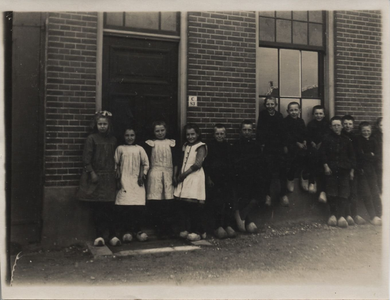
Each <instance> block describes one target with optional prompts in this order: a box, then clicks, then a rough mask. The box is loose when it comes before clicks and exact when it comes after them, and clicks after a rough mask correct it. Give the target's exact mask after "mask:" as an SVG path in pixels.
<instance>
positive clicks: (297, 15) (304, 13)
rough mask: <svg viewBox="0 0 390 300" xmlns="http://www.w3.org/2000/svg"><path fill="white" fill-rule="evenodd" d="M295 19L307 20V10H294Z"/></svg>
mask: <svg viewBox="0 0 390 300" xmlns="http://www.w3.org/2000/svg"><path fill="white" fill-rule="evenodd" d="M293 19H294V20H301V21H307V11H293Z"/></svg>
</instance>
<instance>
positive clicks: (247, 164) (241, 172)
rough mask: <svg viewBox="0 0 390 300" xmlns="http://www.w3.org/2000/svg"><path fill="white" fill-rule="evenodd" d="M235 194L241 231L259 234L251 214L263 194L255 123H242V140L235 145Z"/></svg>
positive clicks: (238, 225) (236, 211)
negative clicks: (254, 133)
mask: <svg viewBox="0 0 390 300" xmlns="http://www.w3.org/2000/svg"><path fill="white" fill-rule="evenodd" d="M233 162H234V172H235V174H234V175H235V190H236V191H235V192H236V197H237V204H236V209H235V212H234V216H235V219H236V222H237V227H238V229H239V230H240V231H243V232H245V231H247V232H250V233H255V232H257V226H256V224H255V223H254V222H253V221H251V220H250V217H249V213H250V212H251V211H252V210H253V209H254V208H255V207H256V206H257V204H258V202H259V200H260V196H261V194H262V176H261V175H262V174H261V169H262V168H261V165H262V161H261V148H260V145H259V144H258V143H257V142H256V141H255V140H254V139H253V123H252V121H249V120H245V121H243V122H242V123H241V128H240V139H239V140H238V141H236V142H235V143H234V144H233Z"/></svg>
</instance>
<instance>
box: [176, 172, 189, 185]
mask: <svg viewBox="0 0 390 300" xmlns="http://www.w3.org/2000/svg"><path fill="white" fill-rule="evenodd" d="M186 177H187V175H185V174H184V173H181V174H180V175H179V176H178V177H177V182H178V183H180V182H182V181H184V179H186Z"/></svg>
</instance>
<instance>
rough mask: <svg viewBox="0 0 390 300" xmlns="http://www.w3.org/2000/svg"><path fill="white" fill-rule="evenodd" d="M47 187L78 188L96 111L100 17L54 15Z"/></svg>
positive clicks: (49, 52) (50, 36)
mask: <svg viewBox="0 0 390 300" xmlns="http://www.w3.org/2000/svg"><path fill="white" fill-rule="evenodd" d="M47 29H48V45H47V62H46V72H47V76H46V147H45V185H46V186H65V185H78V181H79V178H80V170H81V167H82V164H81V156H82V149H83V145H84V142H85V138H86V136H87V132H88V130H87V129H88V126H89V124H90V119H91V116H92V115H93V113H94V112H95V97H96V88H95V85H96V38H97V14H96V13H84V12H66V13H65V12H64V13H62V12H61V13H49V17H48V28H47Z"/></svg>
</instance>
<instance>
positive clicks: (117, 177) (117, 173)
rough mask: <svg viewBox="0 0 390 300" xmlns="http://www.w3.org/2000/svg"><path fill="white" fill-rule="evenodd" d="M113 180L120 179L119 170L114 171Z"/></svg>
mask: <svg viewBox="0 0 390 300" xmlns="http://www.w3.org/2000/svg"><path fill="white" fill-rule="evenodd" d="M115 178H116V179H119V178H121V171H120V170H119V168H118V169H116V170H115Z"/></svg>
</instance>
